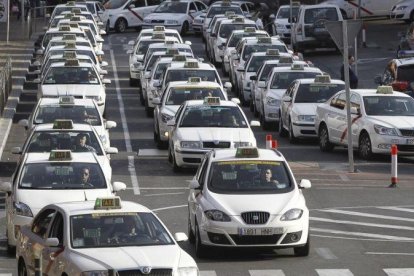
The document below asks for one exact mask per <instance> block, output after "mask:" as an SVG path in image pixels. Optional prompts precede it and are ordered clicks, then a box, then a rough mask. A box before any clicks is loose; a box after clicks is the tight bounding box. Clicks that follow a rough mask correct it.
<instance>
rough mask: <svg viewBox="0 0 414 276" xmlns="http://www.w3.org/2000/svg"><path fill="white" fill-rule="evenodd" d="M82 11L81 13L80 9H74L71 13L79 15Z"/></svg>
mask: <svg viewBox="0 0 414 276" xmlns="http://www.w3.org/2000/svg"><path fill="white" fill-rule="evenodd" d="M81 12H82V11H81V9H80V8H74V9H72V13H74V14H79V13H81Z"/></svg>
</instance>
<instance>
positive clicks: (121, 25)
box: [115, 18, 128, 33]
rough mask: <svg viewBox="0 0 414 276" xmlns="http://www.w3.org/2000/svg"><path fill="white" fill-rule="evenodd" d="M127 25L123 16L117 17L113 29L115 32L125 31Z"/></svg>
mask: <svg viewBox="0 0 414 276" xmlns="http://www.w3.org/2000/svg"><path fill="white" fill-rule="evenodd" d="M127 27H128V23H127V21H126V20H125V19H124V18H119V19H118V20H117V21H116V23H115V31H116V32H117V33H123V32H125V30H126V28H127Z"/></svg>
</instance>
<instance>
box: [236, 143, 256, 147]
mask: <svg viewBox="0 0 414 276" xmlns="http://www.w3.org/2000/svg"><path fill="white" fill-rule="evenodd" d="M251 146H252V143H251V142H234V147H235V148H239V147H251Z"/></svg>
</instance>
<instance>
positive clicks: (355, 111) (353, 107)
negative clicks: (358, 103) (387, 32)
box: [351, 106, 360, 115]
mask: <svg viewBox="0 0 414 276" xmlns="http://www.w3.org/2000/svg"><path fill="white" fill-rule="evenodd" d="M351 114H353V115H359V114H360V112H359V110H358V108H356V107H355V106H351Z"/></svg>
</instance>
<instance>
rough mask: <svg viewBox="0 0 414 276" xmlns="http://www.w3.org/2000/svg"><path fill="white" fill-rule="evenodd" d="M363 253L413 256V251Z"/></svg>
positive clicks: (368, 253)
mask: <svg viewBox="0 0 414 276" xmlns="http://www.w3.org/2000/svg"><path fill="white" fill-rule="evenodd" d="M365 254H367V255H401V256H414V253H404V252H365ZM413 275H414V274H413Z"/></svg>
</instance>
